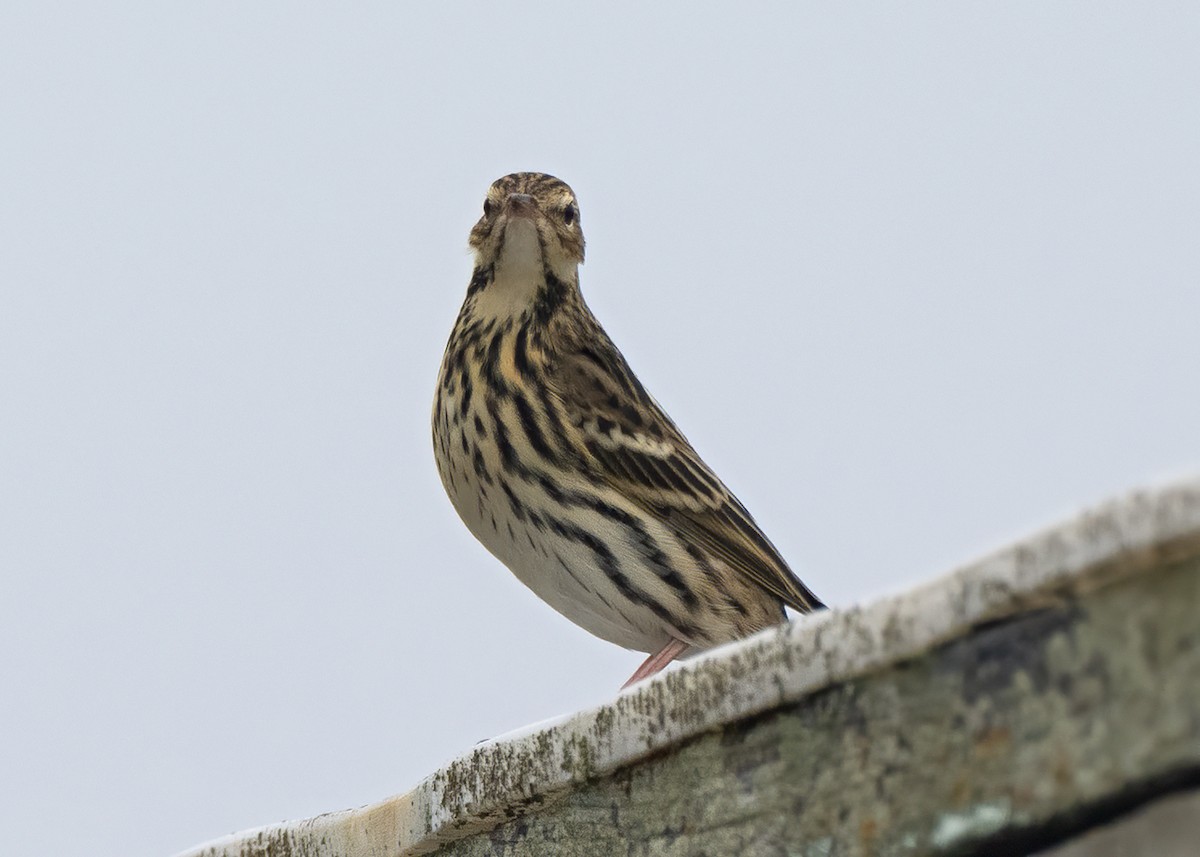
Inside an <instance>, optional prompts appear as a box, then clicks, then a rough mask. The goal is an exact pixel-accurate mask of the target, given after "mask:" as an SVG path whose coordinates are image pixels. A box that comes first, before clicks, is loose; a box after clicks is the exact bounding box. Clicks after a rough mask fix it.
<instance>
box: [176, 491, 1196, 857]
mask: <svg viewBox="0 0 1200 857" xmlns="http://www.w3.org/2000/svg"><path fill="white" fill-rule="evenodd" d="M1185 543H1186V545H1187V549H1188V551H1190V552H1195V553H1200V477H1197V478H1191V479H1187V480H1184V481H1180V482H1176V483H1174V484H1171V485H1167V486H1163V487H1160V488H1157V489H1152V490H1147V491H1142V492H1135V493H1132V494H1130V495H1127V496H1125V497H1123V498H1121V499H1118V500H1115V501H1111V502H1109V503H1106V504H1104V505H1102V506H1100V507H1098V508H1096V509H1094V510H1092V511H1089V512H1085V513H1083V514H1081V515H1079V516H1078V517H1076V518H1074V519H1072V520H1071V521H1069V522H1067V523H1065V524H1062V525H1060V526H1057V527H1053V528H1051V529H1048V530H1045V531H1043V532H1041V533H1039V534H1037V535H1035V536H1033V537H1031V538H1028V539H1025V540H1023V541H1021V542H1018V543H1017V544H1016V545H1014V546H1012V547H1009V548H1006V549H1004V550H1001V551H998V552H996V553H994V554H992V555H990V556H988V557H985V558H984V559H982V560H979V561H978V562H975V563H972V564H970V565H968V566H966V567H963V568H960V569H958V570H957V571H954V572H952V573H950V574H948V575H945V576H943V577H941V578H938V579H936V580H933V581H931V582H929V583H926V584H923V585H921V586H918V587H917V588H915V589H912V590H910V591H908V592H904V593H901V594H899V595H894V596H889V597H886V598H882V599H879V600H876V601H874V602H871V603H868V604H865V605H862V606H854V607H850V608H847V609H833V610H829V611H825V612H822V613H819V614H816V615H813V616H807V617H803V618H801V619H799V620H797V621H795V622H793V623H791V624H789V625H784V626H781V627H780V628H777V629H771V630H768V631H764V632H762V633H760V634H757V635H755V636H754V637H751V638H749V639H747V640H742V641H739V642H737V643H732V644H729V645H727V646H722V647H720V648H718V649H714V650H713V651H712V652H709V653H705V654H704V655H702V656H700V657H697V658H694V659H692V660H690V661H688V662H687V663H685V664H683V665H681V666H680V667H678V668H677V669H674V670H672V671H670V672H668V673H666V674H663V675H661V676H658V677H656V678H654V679H651V680H649V681H647V682H644V683H642V684H640V685H638V686H636V687H634V688H631V689H630V690H628V691H626V692H625V693H623V694H621V695H620V696H618V697H617V698H616V699H615V700H614V701H613V702H611V703H608V704H606V705H601V706H599V707H597V708H593V709H590V710H586V711H581V712H578V713H576V714H572V715H568V716H566V717H562V718H556V719H554V720H551V721H545V722H543V723H541V724H536V725H535V726H534V727H531V728H527V729H523V730H520V731H518V732H517V733H510V734H509V735H506V736H501V737H500V738H497V739H493V740H491V741H488V742H485V743H483V744H481V745H479V746H477V747H475V748H473V749H472V750H470V751H469V752H467V753H465V754H464V755H462V756H460V757H459V758H457V759H455V760H454V761H452V762H450V763H449V764H448V765H446V766H445V767H443V768H442V769H441V770H439V771H437V772H435V773H434V774H432V775H431V776H429V777H427V778H426V779H425V780H424V781H423V782H421V783H420V784H419V785H418V786H417V787H416V788H415V789H413V790H412V791H410V792H408V793H406V794H403V795H399V796H396V797H392V798H388V799H386V800H383V801H380V802H379V803H375V804H371V805H369V806H365V807H362V808H360V809H354V810H344V811H342V812H335V813H328V814H326V815H321V816H317V817H316V818H312V819H306V820H304V821H297V822H283V823H281V824H277V825H271V826H268V827H263V828H258V829H255V830H251V831H247V832H244V833H238V834H234V835H232V836H227V837H225V838H223V839H219V840H216V841H213V842H210V843H207V844H205V845H202V846H199V847H197V848H194V849H190V850H188V851H185V852H181V853H180V854H179V855H177V857H234V855H243V854H245V853H246V850H245V849H247V848H253V847H254V844H255V843H256V842H258V843H265V842H266V841H268V840H270V839H271V838H274V837H279V836H282V837H286V838H287V839H289V840H290V841H291V844H292V846H293V848H296V849H298V848H300V847H303V849H304V850H303V852H302V853H304V854H309V855H314V857H323V855H330V857H333V855H339V857H367V855H370V857H383V855H388V857H402V855H417V854H424V853H428V852H429V851H432V850H435V849H436V848H437V847H438V846H439V845H441V844H444V843H445V842H448V841H452V840H454V839H457V838H459V837H461V836H463V835H466V834H468V833H470V832H473V831H475V830H480V829H486V828H487V827H489V826H491V824H492V823H494V821H496V820H499V819H502V818H503V817H504V816H505V813H506V812H509V811H512V810H513V809H516V808H519V807H520V806H522V805H523V804H524V803H527V802H529V801H531V800H540V799H543V798H551V797H552V796H553V795H554V794H556V793H561V792H564V791H565V790H566V789H567V788H568V787H570V786H571V785H573V784H575V783H578V782H581V781H583V780H586V779H588V778H590V777H595V776H598V775H601V774H605V773H608V772H611V771H614V770H616V769H619V768H622V767H625V766H628V765H630V764H632V763H634V762H636V761H638V760H639V759H642V758H644V757H645V756H647V755H648V754H651V753H654V752H656V751H659V750H662V749H664V748H666V747H669V746H671V745H674V744H677V743H679V742H681V741H684V740H687V739H689V738H692V737H695V736H697V735H700V734H703V733H704V732H708V731H711V730H714V729H717V728H720V727H721V726H724V725H725V724H728V723H731V722H734V721H738V720H741V719H744V718H746V717H750V716H753V715H755V714H758V713H761V712H764V711H768V710H771V709H774V708H776V707H778V706H780V705H782V704H786V703H791V702H795V701H797V700H799V699H801V698H803V697H804V696H806V695H808V694H811V693H813V692H814V691H817V690H820V689H821V688H824V687H827V686H829V685H831V684H833V683H836V682H839V681H843V680H846V679H848V678H851V677H854V676H861V675H864V674H866V673H870V672H873V671H877V670H879V669H882V668H884V667H886V666H888V665H889V664H893V663H896V662H898V661H902V660H906V659H908V658H912V657H915V656H917V655H919V654H921V653H923V652H925V651H928V650H929V649H930V648H932V647H934V646H936V645H938V644H939V643H942V642H944V641H946V640H948V639H952V638H954V637H957V636H961V635H962V634H964V633H966V632H967V631H969V629H970V628H971V627H972V626H974V625H976V624H978V623H980V622H982V621H986V620H988V619H991V618H996V617H998V616H1003V615H1007V614H1011V613H1013V612H1016V611H1018V610H1020V609H1022V608H1025V607H1029V606H1036V605H1037V604H1039V603H1045V601H1046V599H1047V598H1052V597H1053V594H1054V593H1057V592H1066V591H1070V590H1071V589H1072V588H1080V587H1084V586H1086V585H1087V583H1088V580H1089V578H1090V577H1091V576H1093V575H1089V574H1088V572H1096V571H1097V570H1099V569H1105V568H1107V569H1110V570H1113V573H1114V574H1119V575H1122V576H1127V575H1131V574H1137V573H1140V572H1142V571H1145V570H1147V569H1150V568H1153V567H1154V564H1155V562H1161V561H1163V560H1164V559H1167V558H1169V557H1166V556H1164V554H1163V552H1164V550H1166V549H1167V548H1169V547H1170V546H1172V545H1179V544H1185ZM251 853H253V852H252V851H251Z"/></svg>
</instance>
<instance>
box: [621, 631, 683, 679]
mask: <svg viewBox="0 0 1200 857" xmlns="http://www.w3.org/2000/svg"><path fill="white" fill-rule="evenodd" d="M688 648H690V647H689V646H688V644H687V643H681V642H680V641H679V640H676V639H675V638H674V637H672V638H671V639H670V640H668V641H667V644H666V645H665V646H663V647H662V648H661V649H659V650H658V651H657V652H655V653H654V654H652V655H651V656H650V657H648V658H646V660H644V661H642V665H641V666H640V667H638V668H637V671H636V672H634V674H633V675H631V676H630V677H629V681H627V682H625V683H624V684H623V685H621V690H624V689H625V688H627V687H629V685H631V684H635V683H636V682H639V681H641V680H642V679H644V678H650V676H652V675H654V674H655V673H657V672H659V671H660V670H662V668H663V667H665V666H666V665H667V664H669V663H671V661H673V660H675V659H676V658H677V657H679V656H680V655H682V654H683V653H684V652H686V651H687V650H688Z"/></svg>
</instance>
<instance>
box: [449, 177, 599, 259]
mask: <svg viewBox="0 0 1200 857" xmlns="http://www.w3.org/2000/svg"><path fill="white" fill-rule="evenodd" d="M470 241H471V248H472V249H473V250H474V251H475V266H476V268H485V269H486V268H490V269H492V270H493V271H494V275H495V277H496V278H497V279H507V278H510V277H511V278H519V279H531V278H532V279H538V280H542V279H544V278H545V275H546V274H549V275H551V276H552V277H553V278H555V279H557V280H559V281H562V282H572V281H574V280H575V278H576V275H577V272H578V268H579V265H580V263H581V262H583V230H582V229H581V228H580V225H579V203H578V202H577V201H576V199H575V192H574V191H573V190H571V188H570V187H569V186H568V185H567V183H566V182H564V181H561V180H560V179H556V178H555V177H554V176H548V175H546V174H545V173H512V174H511V175H507V176H504V178H500V179H496V181H494V182H493V183H492V186H491V187H490V188H489V189H488V193H487V197H486V198H485V199H484V201H483V216H482V217H480V218H479V222H478V223H476V224H475V226H474V228H472V229H471V239H470Z"/></svg>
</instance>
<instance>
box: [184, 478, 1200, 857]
mask: <svg viewBox="0 0 1200 857" xmlns="http://www.w3.org/2000/svg"><path fill="white" fill-rule="evenodd" d="M1198 612H1200V480H1191V481H1188V482H1184V483H1180V484H1176V485H1173V486H1169V487H1166V488H1162V489H1159V490H1156V491H1148V492H1143V493H1139V494H1134V495H1131V496H1129V497H1127V498H1124V499H1122V500H1118V501H1116V502H1113V503H1110V504H1108V505H1106V506H1103V507H1101V508H1099V509H1097V510H1095V511H1093V512H1089V513H1086V514H1084V515H1081V516H1079V517H1078V518H1077V519H1075V520H1073V521H1071V522H1069V523H1067V524H1064V525H1062V526H1059V527H1056V528H1053V529H1051V530H1048V531H1046V532H1044V533H1042V534H1040V535H1037V536H1034V537H1032V538H1030V539H1028V540H1025V541H1023V542H1021V543H1019V544H1017V545H1016V546H1014V547H1012V548H1009V549H1006V550H1004V551H1001V552H998V553H996V554H994V555H992V556H991V557H988V558H986V559H984V560H982V561H980V562H978V563H975V564H973V565H971V566H968V567H966V568H963V569H961V570H959V571H957V572H954V573H952V574H950V575H947V576H945V577H943V578H941V579H938V580H935V581H933V582H931V583H929V584H926V585H924V586H921V587H918V588H917V589H915V590H912V591H910V592H907V593H903V594H901V595H899V596H895V597H891V598H887V599H883V600H880V601H877V602H875V603H872V604H869V605H866V606H863V607H855V608H851V609H846V610H833V611H829V612H827V613H824V614H820V615H817V616H813V617H806V618H805V619H803V620H801V621H798V622H795V623H793V624H792V625H789V626H785V627H783V628H780V629H778V630H772V631H768V632H764V633H763V634H760V635H758V636H756V637H755V638H752V639H750V640H747V641H743V642H741V643H737V644H734V645H731V646H726V647H723V648H722V649H720V650H717V651H715V652H713V653H711V654H709V655H706V656H704V657H702V658H698V659H696V660H694V661H692V662H689V663H687V664H685V665H683V666H682V667H681V668H679V669H676V670H673V671H672V672H670V673H668V674H666V675H664V676H661V677H659V678H657V679H654V680H652V681H649V682H646V683H645V684H643V685H641V686H638V687H636V688H634V689H632V690H631V691H629V692H626V693H625V694H623V695H621V696H620V697H618V698H617V699H616V700H615V701H614V702H613V703H611V704H609V705H606V706H601V707H599V708H597V709H594V710H591V711H585V712H581V713H579V714H576V715H573V716H571V717H569V718H566V719H564V720H562V721H560V722H558V723H555V724H552V725H548V726H545V727H543V728H540V729H537V730H535V731H532V732H530V733H528V734H524V735H520V736H516V737H510V738H501V739H497V740H495V741H493V742H489V743H487V744H485V745H482V746H480V747H479V748H476V749H475V750H473V751H471V752H470V753H468V754H466V755H464V756H463V757H461V758H459V759H458V760H456V761H454V762H452V763H451V764H450V765H448V766H447V767H445V768H443V769H442V770H440V771H438V772H436V773H435V774H433V775H432V776H431V777H429V778H428V779H426V780H425V781H424V782H423V783H421V784H420V785H419V786H418V787H417V788H415V789H414V790H413V791H411V792H409V793H407V794H404V795H401V796H399V797H396V798H391V799H389V800H386V801H382V802H380V803H378V804H374V805H372V806H369V807H364V808H362V809H359V810H347V811H343V812H340V813H333V814H329V815H325V816H320V817H318V818H315V819H309V820H306V821H301V822H293V823H285V824H282V825H276V826H273V827H269V828H263V829H261V830H257V831H250V832H248V833H245V834H238V835H235V836H232V837H227V838H226V839H224V840H219V841H217V842H213V843H209V844H208V845H205V846H201V847H199V848H197V849H194V850H192V851H189V852H186V855H181V857H227V855H239V857H251V855H268V854H270V855H285V854H286V855H301V854H303V855H312V857H323V855H333V854H338V855H355V857H357V855H410V854H412V855H416V854H428V853H434V852H436V853H438V854H446V855H493V857H498V855H513V857H516V855H526V854H529V855H533V854H561V855H592V854H596V855H601V854H603V855H609V854H645V855H651V854H653V855H660V854H661V855H681V857H682V855H722V854H746V855H759V854H762V855H776V854H779V855H783V854H789V855H828V857H835V855H836V856H837V857H841V855H875V854H879V855H889V854H897V855H899V854H904V855H916V854H946V855H958V854H961V855H968V854H969V855H975V854H979V855H984V854H988V855H994V854H1029V853H1033V852H1035V851H1038V850H1039V849H1045V848H1050V847H1054V846H1057V845H1058V844H1059V843H1064V842H1068V841H1069V840H1070V839H1071V838H1072V837H1075V836H1077V835H1079V834H1080V833H1081V832H1083V831H1086V830H1088V829H1090V828H1092V827H1094V826H1096V825H1098V824H1102V823H1104V822H1106V821H1110V820H1112V819H1114V818H1118V817H1120V816H1122V814H1126V813H1133V812H1136V811H1138V809H1139V807H1142V806H1144V805H1148V804H1149V803H1150V802H1152V801H1154V800H1157V799H1159V798H1161V797H1162V796H1163V795H1166V794H1169V793H1170V792H1172V791H1175V790H1180V789H1184V788H1187V787H1190V786H1196V785H1200V619H1198ZM1196 835H1197V838H1198V841H1200V828H1198V829H1197V832H1196ZM1063 847H1067V846H1063ZM1051 853H1054V852H1051ZM1063 853H1064V854H1066V853H1069V852H1063ZM1083 853H1087V852H1083ZM1148 853H1149V852H1148ZM1072 857H1075V855H1074V854H1072Z"/></svg>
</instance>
